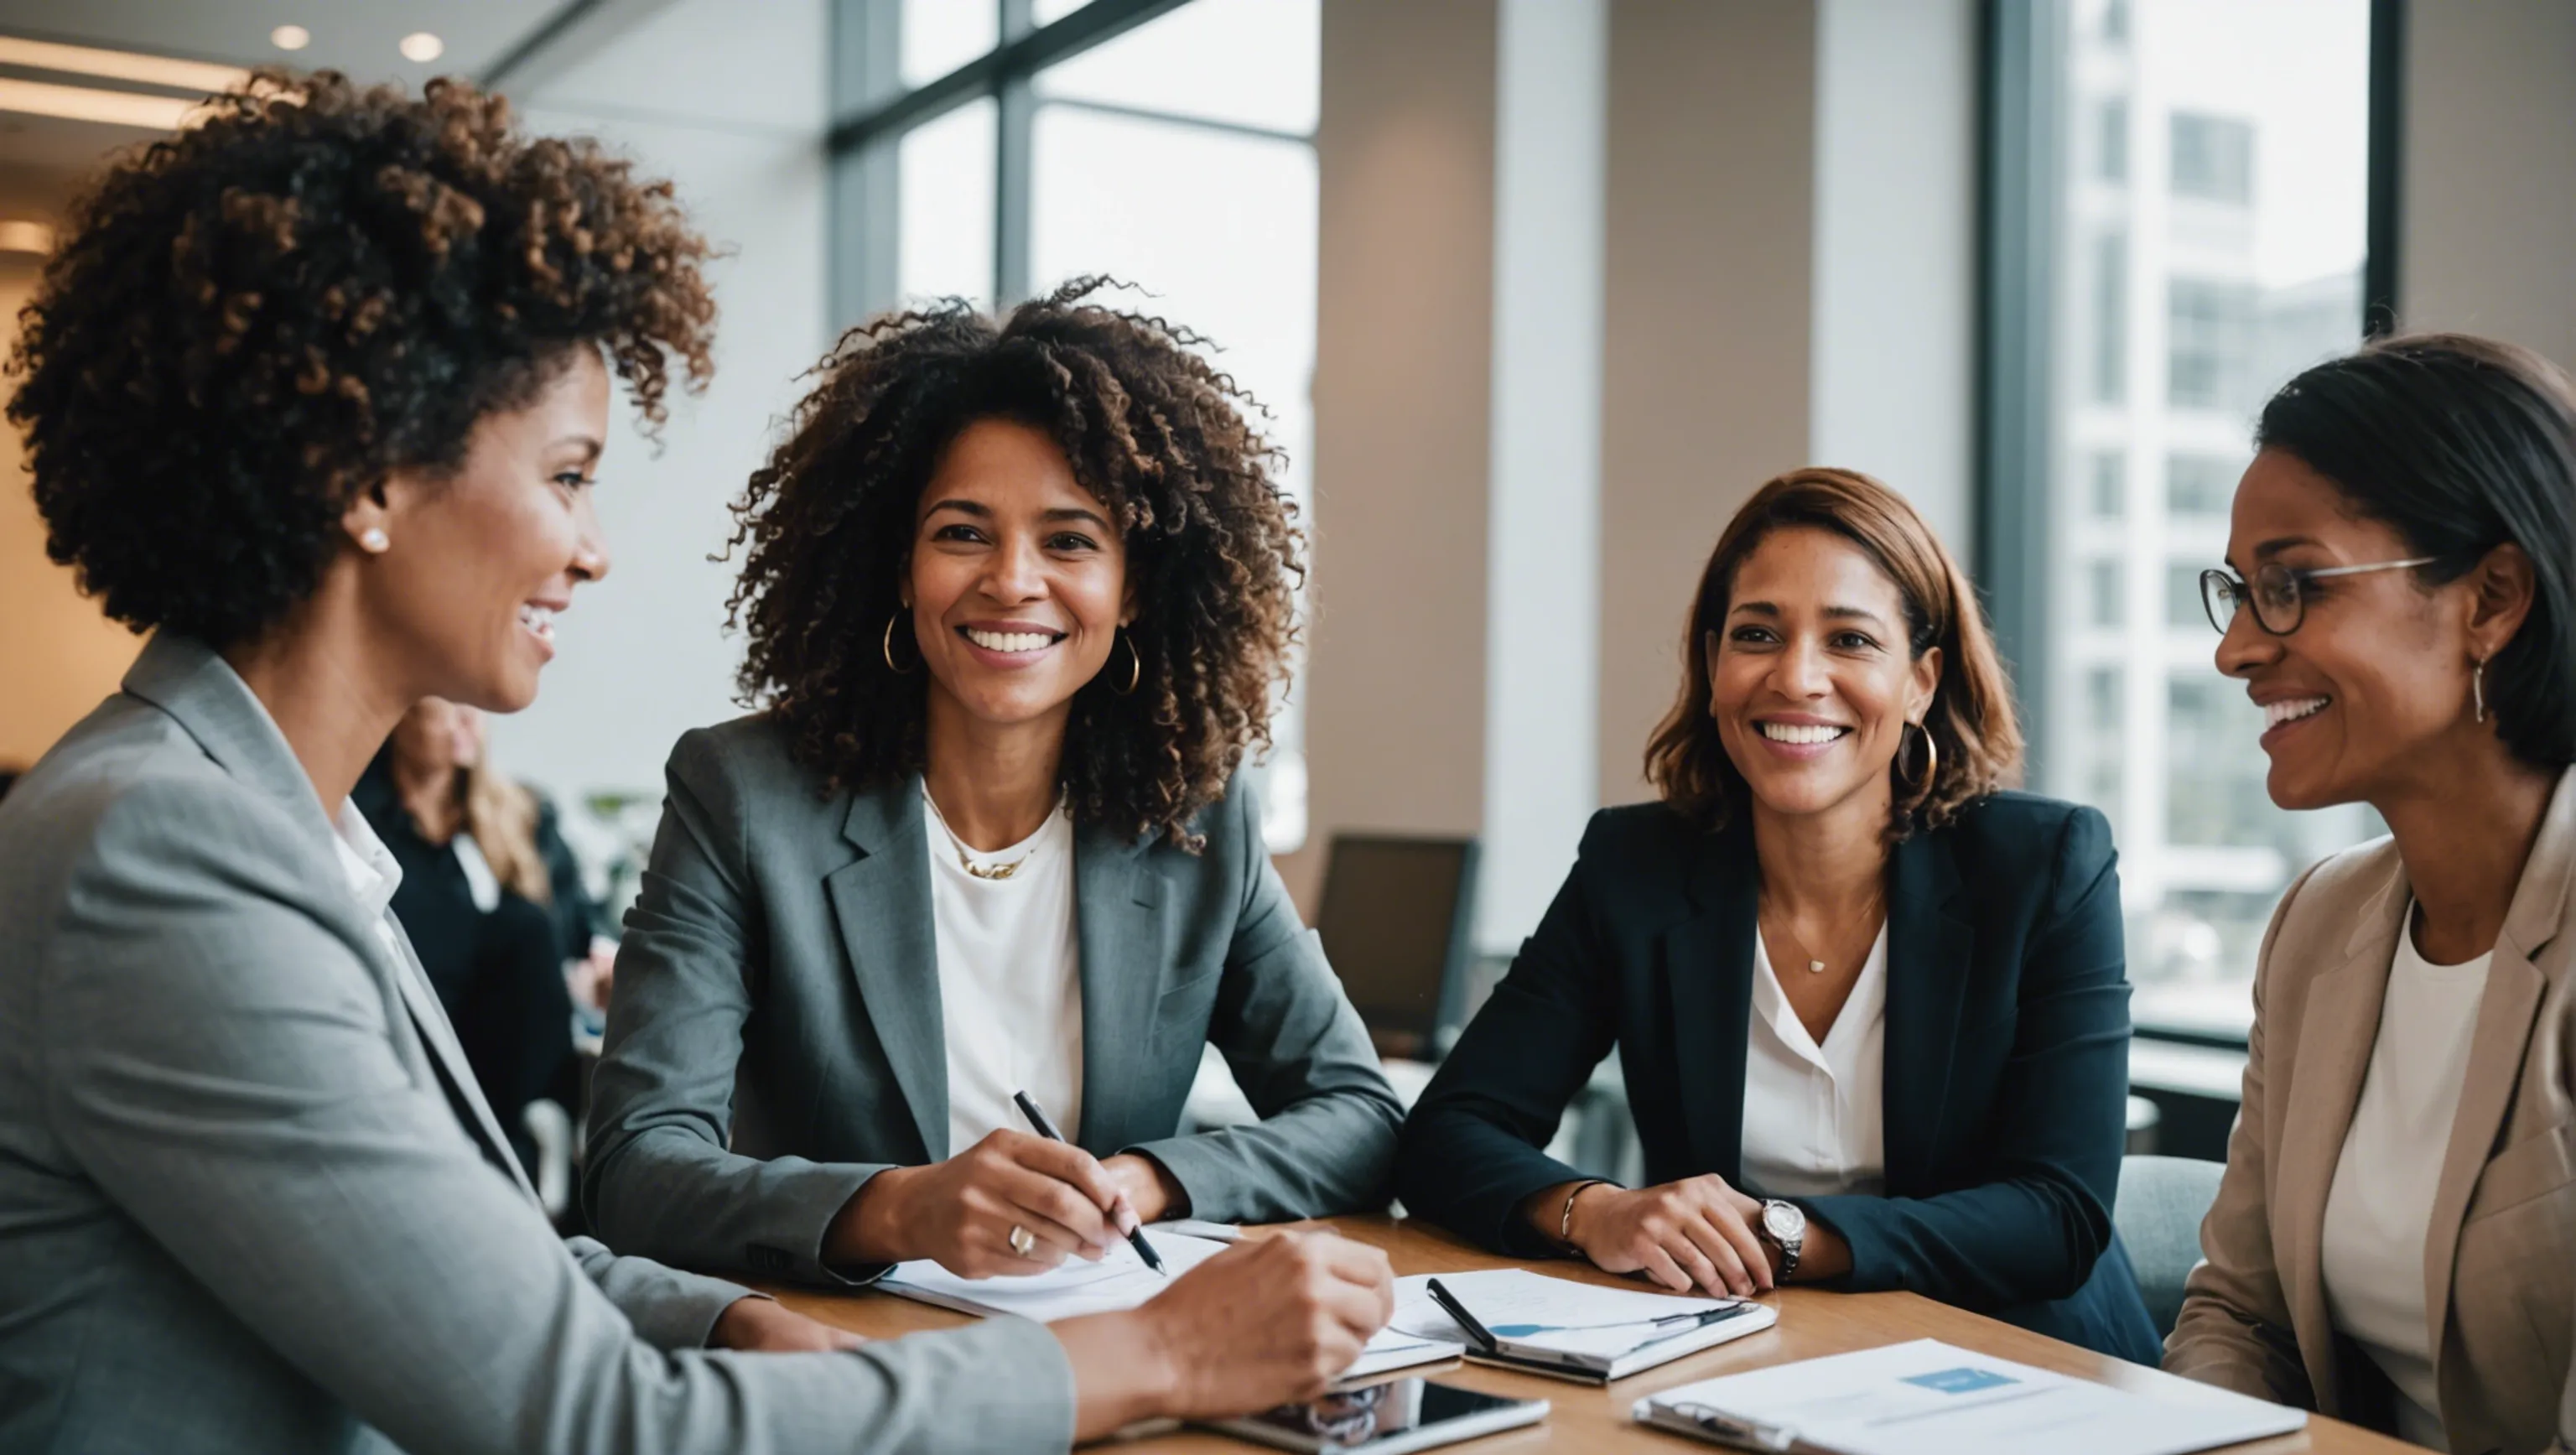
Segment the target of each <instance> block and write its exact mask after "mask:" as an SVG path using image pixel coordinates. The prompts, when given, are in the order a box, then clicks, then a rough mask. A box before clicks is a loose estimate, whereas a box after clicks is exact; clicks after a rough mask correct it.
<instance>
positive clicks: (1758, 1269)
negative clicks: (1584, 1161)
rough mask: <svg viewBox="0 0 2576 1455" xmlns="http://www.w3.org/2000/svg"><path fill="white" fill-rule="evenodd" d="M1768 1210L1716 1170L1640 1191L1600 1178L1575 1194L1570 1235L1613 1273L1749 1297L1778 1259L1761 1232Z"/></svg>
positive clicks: (1765, 1284)
mask: <svg viewBox="0 0 2576 1455" xmlns="http://www.w3.org/2000/svg"><path fill="white" fill-rule="evenodd" d="M1542 1196H1544V1194H1542ZM1761 1215H1762V1203H1761V1201H1760V1200H1759V1199H1757V1198H1752V1197H1748V1196H1746V1195H1745V1194H1743V1193H1741V1192H1738V1191H1737V1190H1736V1189H1735V1188H1733V1187H1731V1186H1729V1185H1728V1184H1727V1181H1726V1179H1725V1178H1723V1177H1720V1176H1717V1175H1716V1174H1715V1173H1709V1174H1706V1175H1703V1176H1699V1177H1685V1178H1683V1179H1682V1180H1681V1181H1679V1182H1667V1183H1664V1184H1662V1185H1660V1186H1657V1187H1641V1188H1639V1189H1637V1190H1636V1191H1635V1192H1626V1191H1622V1190H1621V1189H1619V1188H1616V1187H1613V1186H1611V1185H1610V1184H1608V1183H1606V1182H1599V1183H1594V1184H1593V1185H1591V1186H1589V1187H1586V1188H1583V1189H1581V1190H1580V1191H1578V1192H1576V1193H1575V1194H1574V1207H1573V1213H1572V1217H1571V1218H1570V1219H1569V1222H1570V1226H1569V1228H1568V1236H1569V1237H1570V1238H1571V1239H1572V1240H1573V1243H1574V1245H1575V1246H1576V1247H1577V1248H1580V1249H1582V1250H1583V1255H1584V1256H1585V1257H1587V1258H1589V1259H1591V1260H1592V1263H1593V1266H1594V1267H1597V1268H1599V1269H1601V1270H1602V1271H1603V1272H1605V1273H1643V1274H1645V1275H1646V1276H1647V1277H1648V1278H1651V1279H1653V1280H1654V1281H1655V1282H1657V1283H1660V1284H1662V1285H1663V1286H1664V1287H1666V1288H1669V1289H1671V1290H1672V1291H1673V1292H1675V1293H1688V1292H1690V1291H1691V1290H1692V1289H1694V1288H1697V1289H1700V1290H1702V1291H1704V1292H1706V1293H1708V1294H1711V1295H1713V1296H1715V1297H1718V1298H1724V1297H1727V1296H1729V1295H1733V1296H1735V1297H1738V1298H1744V1297H1750V1296H1751V1295H1753V1294H1756V1293H1767V1292H1769V1291H1770V1289H1771V1286H1772V1277H1771V1260H1770V1256H1769V1254H1768V1253H1767V1252H1766V1251H1765V1250H1764V1248H1763V1246H1762V1241H1761V1239H1760V1238H1758V1237H1756V1236H1755V1234H1754V1231H1753V1229H1754V1226H1755V1221H1756V1219H1758V1218H1760V1217H1761ZM1549 1231H1553V1230H1552V1229H1551V1230H1549Z"/></svg>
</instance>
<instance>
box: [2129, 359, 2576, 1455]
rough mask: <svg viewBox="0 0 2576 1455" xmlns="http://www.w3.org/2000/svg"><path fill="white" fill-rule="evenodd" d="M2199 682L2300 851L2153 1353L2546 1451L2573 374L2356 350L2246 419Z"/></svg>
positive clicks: (2569, 795) (2565, 1147)
mask: <svg viewBox="0 0 2576 1455" xmlns="http://www.w3.org/2000/svg"><path fill="white" fill-rule="evenodd" d="M2255 444H2256V447H2257V452H2256V454H2255V457H2254V463H2253V464H2252V465H2250V466H2248V467H2247V468H2246V471H2245V476H2244V479H2243V480H2242V481H2240V482H2239V483H2238V485H2237V487H2236V498H2235V502H2234V506H2233V511H2232V515H2231V518H2230V522H2229V531H2228V542H2227V565H2226V567H2225V568H2224V569H2221V570H2213V571H2210V572H2207V573H2205V574H2204V575H2203V576H2202V578H2201V587H2202V597H2203V601H2204V603H2205V604H2206V605H2207V607H2208V609H2209V617H2210V622H2211V624H2212V625H2214V626H2216V627H2217V628H2218V629H2219V630H2220V632H2221V633H2223V636H2222V638H2221V640H2220V642H2219V645H2218V667H2219V670H2220V671H2222V672H2224V673H2226V674H2227V675H2228V676H2230V677H2234V678H2237V679H2239V680H2241V681H2243V682H2244V683H2245V688H2246V693H2247V695H2248V696H2250V697H2251V698H2252V699H2253V700H2254V703H2255V705H2257V706H2258V707H2260V708H2262V709H2263V713H2264V718H2265V726H2264V729H2263V737H2262V745H2263V751H2264V752H2265V754H2266V755H2268V756H2269V757H2270V759H2271V771H2270V775H2269V777H2268V778H2267V779H2266V780H2265V786H2266V788H2267V789H2268V790H2269V792H2270V794H2271V797H2272V801H2273V802H2274V803H2277V804H2279V805H2280V806H2281V807H2283V808H2292V809H2312V808H2324V807H2327V806H2328V805H2331V804H2339V803H2356V802H2358V803H2367V804H2369V805H2370V806H2371V807H2372V808H2373V809H2376V810H2377V811H2378V813H2379V815H2380V817H2381V818H2382V819H2384V820H2386V822H2387V824H2388V828H2389V836H2388V837H2386V838H2382V839H2379V840H2376V841H2374V842H2371V843H2367V844H2363V845H2360V846H2358V847H2355V848H2351V849H2347V850H2345V851H2343V852H2342V853H2340V854H2337V855H2335V856H2333V857H2332V858H2329V859H2327V860H2325V861H2323V862H2322V863H2319V864H2318V865H2316V866H2315V867H2314V868H2312V869H2310V870H2308V872H2307V873H2306V874H2304V875H2302V876H2300V878H2299V879H2298V881H2297V882H2296V883H2294V884H2292V885H2291V886H2290V888H2289V890H2288V892H2287V893H2285V894H2284V895H2282V897H2281V903H2280V907H2279V908H2278V909H2277V910H2275V911H2274V912H2273V916H2272V925H2271V929H2270V930H2269V931H2268V932H2267V933H2266V934H2265V936H2264V939H2263V949H2262V956H2261V959H2260V960H2259V961H2258V963H2257V964H2256V967H2255V978H2254V1027H2253V1031H2252V1034H2251V1036H2250V1038H2249V1043H2248V1047H2247V1059H2246V1066H2245V1086H2244V1108H2243V1113H2242V1115H2241V1116H2239V1118H2238V1119H2237V1123H2236V1130H2235V1133H2234V1135H2233V1136H2232V1137H2231V1138H2230V1140H2229V1143H2228V1149H2227V1172H2226V1176H2225V1179H2224V1181H2222V1182H2221V1184H2220V1186H2219V1192H2218V1199H2217V1202H2216V1203H2215V1205H2214V1206H2212V1207H2211V1209H2210V1212H2209V1217H2208V1219H2207V1220H2206V1221H2205V1222H2204V1223H2203V1225H2202V1227H2201V1249H2202V1253H2203V1258H2204V1261H2203V1262H2202V1263H2201V1264H2200V1266H2199V1267H2198V1268H2196V1269H2195V1270H2193V1272H2192V1275H2191V1279H2190V1282H2189V1283H2188V1284H2187V1285H2186V1294H2185V1298H2184V1302H2183V1308H2182V1314H2181V1317H2180V1318H2179V1319H2178V1320H2177V1321H2176V1323H2175V1325H2174V1331H2173V1335H2172V1337H2171V1338H2170V1339H2169V1340H2168V1341H2167V1342H2166V1345H2165V1358H2164V1364H2165V1367H2166V1368H2167V1369H2169V1370H2172V1371H2174V1372H2175V1373H2178V1374H2187V1375H2190V1376H2191V1377H2193V1378H2195V1379H2203V1380H2207V1381H2209V1382H2210V1383H2213V1384H2221V1385H2226V1386H2228V1387H2230V1388H2232V1389H2236V1390H2239V1391H2242V1392H2244V1393H2247V1394H2254V1395H2260V1396H2262V1397H2263V1398H2265V1399H2273V1400H2279V1401H2281V1402H2283V1403H2285V1404H2295V1405H2300V1406H2303V1407H2305V1408H2309V1409H2314V1410H2321V1411H2323V1412H2324V1413H2326V1414H2329V1415H2333V1416H2335V1417H2336V1418H2338V1419H2344V1420H2351V1421H2354V1422H2355V1423H2358V1424H2363V1425H2367V1426H2370V1427H2371V1428H2374V1429H2378V1430H2382V1431H2386V1432H2389V1433H2393V1434H2396V1435H2398V1436H2400V1437H2401V1438H2403V1439H2406V1440H2409V1441H2412V1442H2414V1443H2415V1444H2418V1445H2423V1446H2427V1447H2430V1448H2432V1449H2437V1450H2459V1451H2503V1452H2506V1455H2528V1452H2533V1451H2540V1450H2556V1451H2566V1450H2569V1449H2571V1448H2576V1373H2571V1367H2576V1366H2571V1360H2576V970H2571V962H2576V772H2571V771H2570V767H2569V765H2570V763H2571V761H2576V388H2571V386H2570V384H2569V381H2568V378H2567V376H2566V375H2565V374H2564V373H2562V372H2561V371H2560V370H2559V369H2558V368H2557V367H2556V366H2555V365H2553V364H2551V363H2549V362H2548V361H2547V360H2545V359H2542V358H2541V357H2539V356H2538V355H2536V354H2533V353H2531V352H2530V351H2528V350H2525V349H2521V348H2517V347H2515V346H2513V345H2510V344H2504V343H2498V342H2495V341H2493V340H2489V339H2481V338H2473V337H2467V336H2462V335H2426V336H2420V337H2412V338H2395V339H2387V340H2383V341H2381V342H2378V343H2374V344H2371V345H2369V346H2368V347H2366V348H2364V349H2362V350H2361V351H2360V352H2359V353H2356V354H2352V355H2350V356H2348V357H2345V358H2342V359H2337V360H2333V361H2331V362H2328V363H2324V364H2320V365H2318V366H2316V367H2315V368H2313V369H2310V370H2308V371H2307V372H2306V373H2304V374H2301V375H2300V376H2299V377H2298V378H2296V379H2293V380H2291V381H2290V383H2289V384H2287V385H2286V386H2284V387H2283V388H2282V389H2281V391H2280V392H2279V393H2278V394H2276V395H2274V396H2273V398H2272V401H2271V402H2270V403H2269V404H2268V405H2266V406H2265V407H2264V410H2263V414H2262V418H2261V421H2260V423H2259V424H2258V426H2257V428H2256V431H2255Z"/></svg>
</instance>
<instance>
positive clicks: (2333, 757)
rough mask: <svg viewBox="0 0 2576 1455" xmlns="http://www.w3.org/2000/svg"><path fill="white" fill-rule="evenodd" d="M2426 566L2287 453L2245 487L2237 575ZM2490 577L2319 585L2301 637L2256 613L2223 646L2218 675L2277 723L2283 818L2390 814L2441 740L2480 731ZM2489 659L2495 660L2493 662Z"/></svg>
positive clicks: (2275, 757)
mask: <svg viewBox="0 0 2576 1455" xmlns="http://www.w3.org/2000/svg"><path fill="white" fill-rule="evenodd" d="M2418 554H2420V553H2419V552H2417V551H2415V550H2412V549H2410V548H2409V546H2408V544H2407V541H2406V539H2405V537H2403V536H2401V535H2399V534H2398V533H2397V532H2396V531H2394V530H2392V529H2390V528H2389V527H2388V526H2386V525H2384V524H2381V523H2380V522H2378V521H2373V520H2364V519H2361V518H2359V517H2357V516H2355V515H2353V514H2352V513H2350V506H2349V505H2348V504H2347V503H2346V501H2345V500H2344V497H2343V492H2342V491H2340V490H2339V489H2337V488H2336V486H2335V484H2334V482H2333V481H2331V480H2329V479H2327V478H2326V477H2325V476H2323V475H2320V474H2318V473H2317V472H2316V471H2315V470H2312V469H2310V468H2309V467H2308V466H2307V464H2306V462H2304V461H2302V460H2300V459H2299V458H2298V457H2297V456H2295V455H2292V454H2290V453H2288V452H2287V451H2284V450H2277V449H2273V450H2265V451H2263V452H2262V453H2260V454H2258V455H2256V456H2255V457H2254V463H2253V464H2252V465H2250V466H2248V467H2247V469H2246V471H2245V478H2244V480H2243V481H2242V482H2241V483H2240V484H2238V486H2237V487H2236V503H2235V508H2234V511H2233V513H2232V515H2231V517H2230V519H2229V525H2228V536H2227V564H2228V567H2229V568H2230V569H2231V570H2233V571H2235V572H2236V573H2237V574H2238V575H2239V576H2247V575H2250V574H2251V573H2252V572H2253V571H2254V570H2256V569H2257V568H2258V567H2260V566H2262V565H2264V564H2266V563H2268V562H2275V561H2277V562H2279V563H2280V564H2282V565H2284V566H2288V567H2290V568H2292V569H2293V570H2311V571H2314V570H2326V569H2330V568H2333V567H2336V566H2362V565H2371V564H2374V563H2377V562H2381V561H2400V560H2406V559H2409V558H2411V557H2413V556H2416V555H2418ZM2476 577H2477V573H2475V572H2472V573H2471V574H2470V575H2469V576H2466V577H2463V578H2461V580H2459V581H2455V582H2453V583H2451V584H2450V585H2447V586H2440V587H2434V588H2431V589H2426V588H2425V587H2423V586H2421V585H2419V584H2418V582H2417V579H2416V576H2415V573H2414V572H2412V571H2405V570H2396V571H2374V572H2370V573H2367V574H2363V575H2353V576H2340V577H2331V578H2328V579H2326V580H2322V581H2313V582H2310V583H2308V584H2307V585H2306V587H2305V588H2304V590H2303V591H2302V593H2301V594H2302V597H2303V599H2304V600H2305V601H2306V603H2307V609H2306V614H2305V616H2304V617H2303V618H2302V619H2301V621H2300V624H2299V627H2298V629H2297V630H2296V631H2294V632H2292V633H2291V634H2290V635H2288V636H2286V637H2278V636H2274V635H2272V634H2271V633H2269V632H2266V631H2264V630H2263V629H2262V628H2261V626H2259V625H2258V624H2257V623H2256V622H2255V619H2254V613H2253V611H2252V610H2251V608H2248V609H2245V610H2240V611H2238V612H2237V613H2236V618H2235V620H2234V621H2233V622H2232V623H2230V624H2229V626H2228V628H2227V635H2226V636H2225V637H2224V638H2222V639H2221V640H2220V642H2219V644H2218V670H2220V671H2221V672H2224V673H2226V674H2227V675H2228V676H2231V677H2237V678H2241V679H2243V680H2244V682H2245V684H2246V694H2247V695H2248V696H2250V697H2251V698H2253V699H2254V702H2255V704H2256V705H2257V706H2259V707H2261V708H2262V709H2263V710H2264V716H2265V727H2264V730H2263V737H2262V744H2263V751H2264V752H2265V753H2266V754H2268V755H2270V757H2271V759H2272V771H2271V773H2270V775H2269V776H2268V778H2267V779H2266V780H2265V787H2266V788H2267V789H2268V790H2269V791H2270V793H2271V795H2272V801H2273V802H2274V803H2277V804H2279V805H2280V806H2281V807H2283V808H2324V807H2326V806H2328V805H2330V804H2337V803H2352V802H2356V801H2377V800H2381V799H2383V798H2384V797H2385V796H2387V795H2389V794H2390V793H2392V792H2393V791H2397V790H2399V789H2400V788H2401V787H2402V785H2403V784H2404V783H2405V782H2406V781H2407V780H2408V778H2409V775H2410V774H2412V773H2413V772H2415V771H2416V770H2418V769H2420V768H2422V767H2423V766H2424V765H2425V764H2426V763H2428V762H2439V761H2442V760H2443V758H2444V756H2445V754H2444V753H2443V752H2441V751H2436V752H2433V753H2431V754H2427V753H2426V751H2425V750H2426V749H2428V748H2437V747H2438V746H2439V740H2441V739H2444V738H2446V737H2449V736H2451V735H2454V734H2458V733H2461V732H2463V731H2464V730H2466V729H2467V728H2468V727H2469V726H2470V721H2471V714H2470V711H2469V696H2470V687H2469V675H2470V668H2471V665H2472V663H2473V662H2474V661H2475V660H2476V658H2477V657H2478V656H2480V655H2484V653H2483V652H2482V651H2481V650H2480V646H2481V643H2480V641H2478V640H2476V639H2474V638H2473V633H2472V618H2473V615H2474V603H2473V602H2472V601H2471V599H2470V598H2471V596H2472V595H2473V594H2474V592H2475V589H2476V587H2475V581H2476ZM2488 650H2492V648H2489V649H2488Z"/></svg>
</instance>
